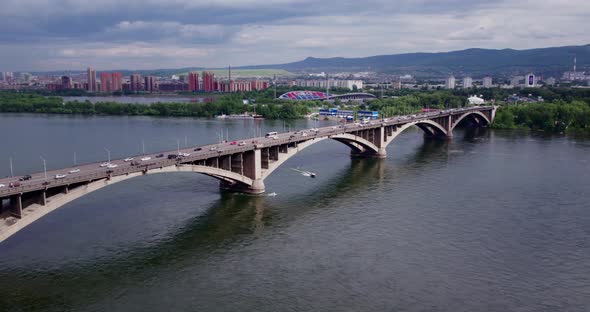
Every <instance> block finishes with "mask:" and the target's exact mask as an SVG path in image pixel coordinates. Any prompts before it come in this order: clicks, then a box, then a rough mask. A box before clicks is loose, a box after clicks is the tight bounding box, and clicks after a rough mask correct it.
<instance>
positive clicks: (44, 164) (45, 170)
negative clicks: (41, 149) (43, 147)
mask: <svg viewBox="0 0 590 312" xmlns="http://www.w3.org/2000/svg"><path fill="white" fill-rule="evenodd" d="M39 158H41V160H42V161H43V172H44V173H45V180H47V164H46V163H45V158H43V156H39Z"/></svg>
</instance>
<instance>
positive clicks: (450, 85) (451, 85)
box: [445, 75, 455, 89]
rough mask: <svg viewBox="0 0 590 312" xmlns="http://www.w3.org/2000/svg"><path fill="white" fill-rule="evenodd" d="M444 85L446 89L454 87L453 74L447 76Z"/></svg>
mask: <svg viewBox="0 0 590 312" xmlns="http://www.w3.org/2000/svg"><path fill="white" fill-rule="evenodd" d="M445 87H446V88H447V89H455V76H453V75H451V76H450V77H449V78H447V82H446V84H445Z"/></svg>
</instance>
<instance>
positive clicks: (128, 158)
mask: <svg viewBox="0 0 590 312" xmlns="http://www.w3.org/2000/svg"><path fill="white" fill-rule="evenodd" d="M132 160H133V157H127V158H125V159H123V161H124V162H129V161H132Z"/></svg>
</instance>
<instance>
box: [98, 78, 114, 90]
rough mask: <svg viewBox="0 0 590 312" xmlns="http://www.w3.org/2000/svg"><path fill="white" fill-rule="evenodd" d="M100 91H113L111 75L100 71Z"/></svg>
mask: <svg viewBox="0 0 590 312" xmlns="http://www.w3.org/2000/svg"><path fill="white" fill-rule="evenodd" d="M100 92H113V75H111V73H100Z"/></svg>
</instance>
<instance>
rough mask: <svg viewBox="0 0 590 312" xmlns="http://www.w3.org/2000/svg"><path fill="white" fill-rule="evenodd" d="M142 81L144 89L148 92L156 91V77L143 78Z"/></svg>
mask: <svg viewBox="0 0 590 312" xmlns="http://www.w3.org/2000/svg"><path fill="white" fill-rule="evenodd" d="M143 80H144V89H145V91H148V92H154V91H156V77H154V76H145V78H144V79H143Z"/></svg>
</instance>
